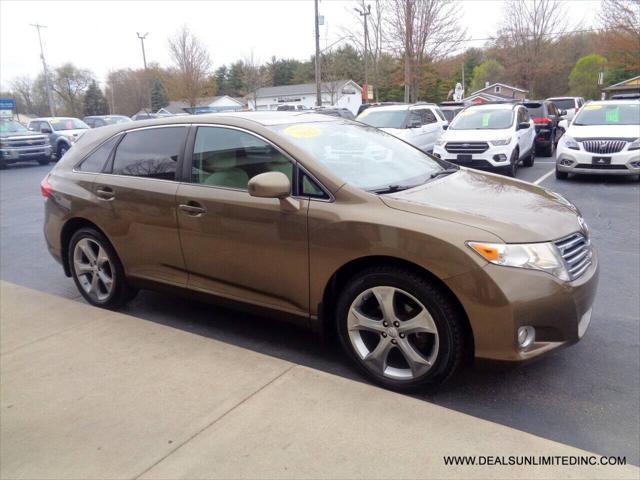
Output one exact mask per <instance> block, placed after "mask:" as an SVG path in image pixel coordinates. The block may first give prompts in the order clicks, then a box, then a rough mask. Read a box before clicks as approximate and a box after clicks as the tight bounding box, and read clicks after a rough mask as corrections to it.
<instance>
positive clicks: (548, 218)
mask: <svg viewBox="0 0 640 480" xmlns="http://www.w3.org/2000/svg"><path fill="white" fill-rule="evenodd" d="M380 198H381V200H382V201H383V202H384V203H385V204H386V205H387V206H388V207H390V208H394V209H397V210H403V211H405V212H411V213H416V214H419V215H425V216H429V217H435V218H439V219H442V220H449V221H453V222H456V223H462V224H465V225H469V226H471V227H476V228H479V229H482V230H485V231H487V232H490V233H492V234H494V235H497V236H498V237H500V238H501V239H502V240H503V241H504V242H507V243H528V242H543V241H549V240H556V239H559V238H562V237H565V236H567V235H569V234H571V233H574V232H578V231H580V230H582V226H581V224H580V222H579V212H578V210H577V209H576V207H575V206H573V205H572V204H571V203H569V202H568V201H567V200H565V199H564V198H563V197H562V196H560V195H558V194H556V193H553V192H551V191H548V190H545V189H543V188H540V187H537V186H535V185H532V184H530V183H527V182H522V181H520V180H515V179H512V178H507V177H502V176H499V175H494V174H491V173H483V172H479V171H476V170H470V169H466V168H461V169H460V170H459V171H458V172H456V173H453V174H451V175H447V176H446V177H441V178H439V179H436V180H432V181H431V182H428V183H426V184H424V185H421V186H419V187H416V188H412V189H410V190H404V191H402V192H397V193H394V194H387V195H381V196H380ZM469 240H480V241H482V240H485V239H483V238H469Z"/></svg>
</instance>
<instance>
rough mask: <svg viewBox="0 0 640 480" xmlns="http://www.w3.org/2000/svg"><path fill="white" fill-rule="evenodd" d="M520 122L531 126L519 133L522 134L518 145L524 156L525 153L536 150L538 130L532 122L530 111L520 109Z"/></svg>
mask: <svg viewBox="0 0 640 480" xmlns="http://www.w3.org/2000/svg"><path fill="white" fill-rule="evenodd" d="M520 122H523V123H528V124H529V128H527V129H524V130H520V131H519V132H518V133H519V134H520V136H519V137H518V145H519V147H520V156H522V155H524V154H525V152H528V151H529V150H531V149H532V148H534V143H535V141H536V128H535V125H534V123H533V121H532V120H531V116H530V115H529V111H528V110H527V109H526V108H524V107H520V108H519V109H518V123H520Z"/></svg>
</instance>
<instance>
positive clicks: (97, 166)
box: [78, 136, 120, 173]
mask: <svg viewBox="0 0 640 480" xmlns="http://www.w3.org/2000/svg"><path fill="white" fill-rule="evenodd" d="M119 138H120V137H119V136H118V137H113V138H111V139H109V140H107V141H106V142H104V143H103V144H102V145H100V146H99V147H98V148H97V149H96V150H94V152H93V153H92V154H91V155H89V156H88V157H87V158H86V159H84V161H83V162H82V163H81V164H80V166H79V167H78V170H80V171H81V172H93V173H100V172H102V170H103V169H104V165H105V163H107V160H108V159H109V155H110V154H111V150H113V147H115V146H116V143H118V140H119Z"/></svg>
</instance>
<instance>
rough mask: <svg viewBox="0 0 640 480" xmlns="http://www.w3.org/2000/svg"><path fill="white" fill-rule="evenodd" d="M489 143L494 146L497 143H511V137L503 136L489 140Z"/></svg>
mask: <svg viewBox="0 0 640 480" xmlns="http://www.w3.org/2000/svg"><path fill="white" fill-rule="evenodd" d="M489 143H491V145H495V146H496V147H497V146H499V145H509V144H510V143H511V137H509V138H503V139H501V140H490V142H489Z"/></svg>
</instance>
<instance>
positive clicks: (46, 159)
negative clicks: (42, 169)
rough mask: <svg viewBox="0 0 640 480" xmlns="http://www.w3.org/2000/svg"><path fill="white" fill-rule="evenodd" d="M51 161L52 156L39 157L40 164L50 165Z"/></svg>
mask: <svg viewBox="0 0 640 480" xmlns="http://www.w3.org/2000/svg"><path fill="white" fill-rule="evenodd" d="M50 161H51V157H45V158H39V159H38V163H39V164H40V165H49V162H50Z"/></svg>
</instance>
